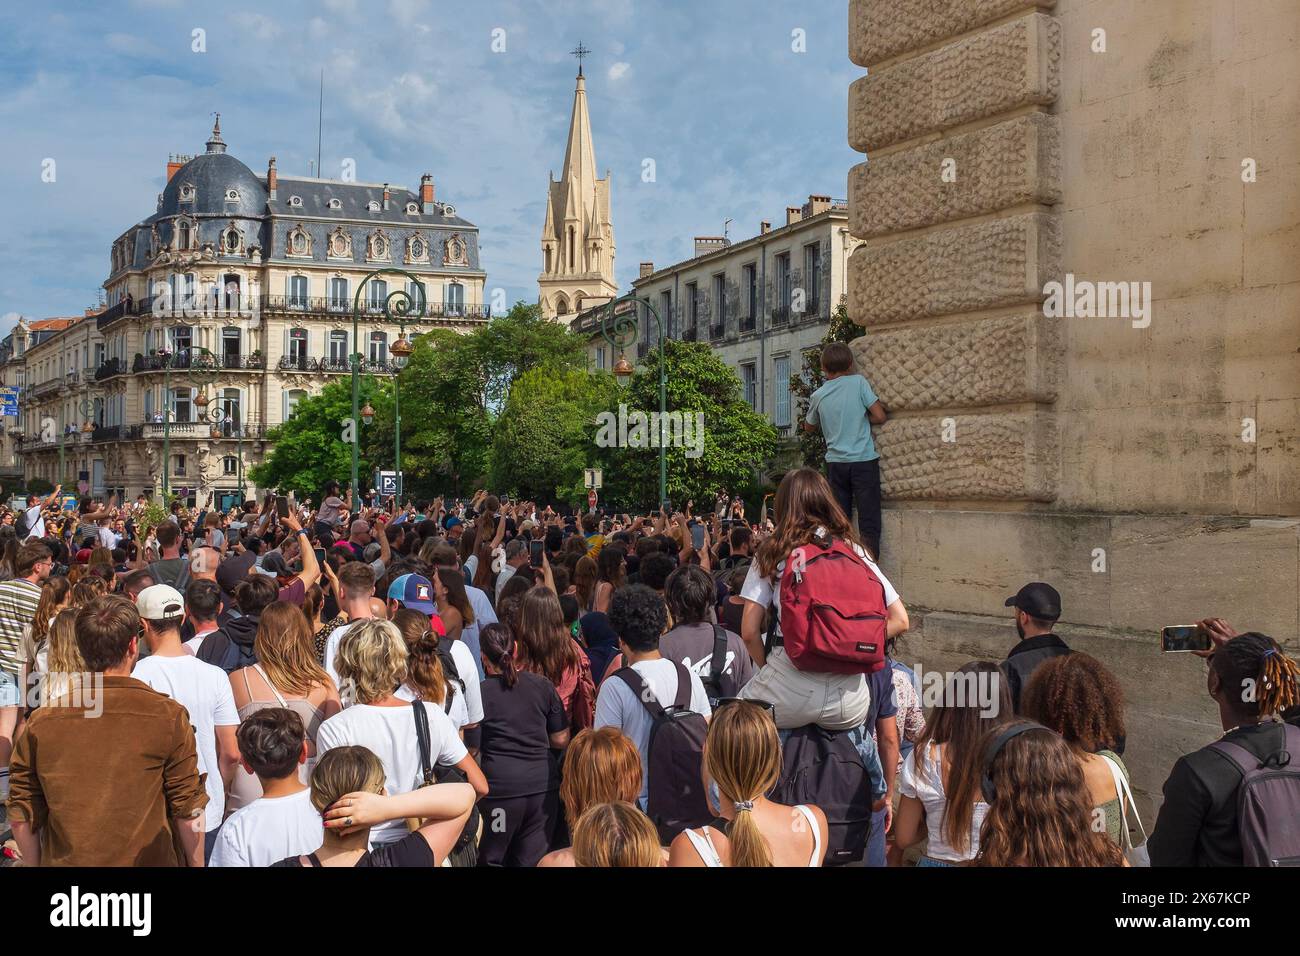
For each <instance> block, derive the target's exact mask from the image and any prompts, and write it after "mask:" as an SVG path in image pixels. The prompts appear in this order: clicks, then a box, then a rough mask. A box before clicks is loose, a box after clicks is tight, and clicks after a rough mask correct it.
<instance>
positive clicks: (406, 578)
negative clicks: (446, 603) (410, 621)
mask: <svg viewBox="0 0 1300 956" xmlns="http://www.w3.org/2000/svg"><path fill="white" fill-rule="evenodd" d="M388 599H389V600H390V601H397V602H398V603H400V604H401V605H402V607H409V608H410V609H411V610H412V611H420V612H422V613H424V614H437V613H438V608H437V606H436V605H435V604H434V603H433V582H431V581H430V580H429V579H428V578H426V577H424V576H423V575H421V574H403V575H402V576H401V577H398V578H395V579H394V580H393V583H392V584H390V585H389V586H388Z"/></svg>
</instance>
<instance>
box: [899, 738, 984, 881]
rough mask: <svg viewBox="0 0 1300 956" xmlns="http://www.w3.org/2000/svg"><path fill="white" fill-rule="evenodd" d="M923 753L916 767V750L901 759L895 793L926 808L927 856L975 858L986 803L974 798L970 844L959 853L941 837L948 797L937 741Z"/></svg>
mask: <svg viewBox="0 0 1300 956" xmlns="http://www.w3.org/2000/svg"><path fill="white" fill-rule="evenodd" d="M925 749H926V754H925V756H924V757H923V758H922V759H921V762H920V763H921V765H920V768H919V769H918V767H917V756H916V755H917V751H916V750H913V751H912V752H911V753H909V754H908V755H907V760H905V761H904V762H903V769H902V771H901V772H900V773H899V775H898V792H899V793H900V794H902V795H903V796H905V797H913V798H914V799H917V800H920V801H921V804H922V806H924V807H925V827H926V829H927V830H928V831H929V833H930V846H929V848H928V849H927V850H926V851H925V853H926V856H929V857H931V858H933V859H935V860H943V861H944V862H946V863H962V862H965V861H966V860H973V859H975V855H976V854H977V853H978V852H979V848H980V827H981V826H982V825H983V823H984V815H985V814H986V813H988V812H989V805H988V804H987V803H985V802H984V801H983V800H976V801H975V807H974V810H973V812H972V813H971V820H970V845H969V847H968V848H967V850H966V852H965V853H961V852H958V851H957V850H955V849H953V847H952V846H951V845H950V844H949V843H948V841H947V839H945V837H944V828H943V814H944V810H945V809H946V808H947V806H948V797H947V795H946V794H945V793H944V792H943V770H942V764H941V760H942V754H943V748H942V746H941V745H937V744H927V745H926V748H925Z"/></svg>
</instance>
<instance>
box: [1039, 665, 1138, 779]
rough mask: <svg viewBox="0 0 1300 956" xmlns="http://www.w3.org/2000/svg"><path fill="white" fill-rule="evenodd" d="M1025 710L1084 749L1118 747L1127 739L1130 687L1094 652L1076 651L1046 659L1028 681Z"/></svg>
mask: <svg viewBox="0 0 1300 956" xmlns="http://www.w3.org/2000/svg"><path fill="white" fill-rule="evenodd" d="M1020 712H1021V713H1022V714H1024V715H1025V716H1026V717H1028V718H1030V719H1031V720H1036V721H1038V722H1039V723H1040V724H1042V725H1043V726H1044V727H1050V728H1052V730H1055V731H1056V732H1057V733H1058V734H1060V735H1061V736H1062V737H1064V738H1065V741H1066V743H1068V744H1069V745H1070V746H1071V747H1073V748H1074V749H1075V750H1077V751H1081V752H1083V753H1089V754H1095V753H1098V752H1099V751H1102V750H1110V749H1113V748H1114V747H1116V746H1117V745H1118V744H1119V742H1120V741H1122V740H1123V739H1124V692H1123V690H1122V689H1121V688H1120V686H1119V681H1118V680H1116V678H1115V675H1114V674H1112V673H1111V672H1110V671H1109V670H1107V669H1106V666H1105V665H1104V664H1102V662H1101V661H1099V660H1097V658H1095V657H1093V656H1092V655H1091V654H1081V653H1079V652H1077V651H1076V652H1075V653H1073V654H1064V655H1062V656H1060V657H1053V658H1051V659H1049V660H1047V661H1045V662H1044V663H1042V664H1040V665H1039V666H1038V668H1037V669H1036V670H1035V671H1034V673H1033V676H1032V677H1030V678H1029V683H1028V684H1026V685H1025V689H1024V692H1023V693H1022V695H1021V699H1020Z"/></svg>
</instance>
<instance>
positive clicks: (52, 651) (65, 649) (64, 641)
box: [41, 607, 89, 707]
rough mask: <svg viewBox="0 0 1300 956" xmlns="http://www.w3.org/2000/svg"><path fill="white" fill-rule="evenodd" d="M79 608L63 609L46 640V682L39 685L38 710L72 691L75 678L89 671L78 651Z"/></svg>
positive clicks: (56, 616)
mask: <svg viewBox="0 0 1300 956" xmlns="http://www.w3.org/2000/svg"><path fill="white" fill-rule="evenodd" d="M78 610H79V609H78V608H74V607H65V608H64V609H63V610H62V611H60V612H59V613H58V614H56V615H54V621H53V622H52V623H51V624H50V633H49V636H48V638H47V640H48V644H47V646H48V647H49V653H48V655H47V657H46V662H45V664H46V673H45V680H44V682H43V683H42V684H41V706H43V707H44V706H48V705H49V703H50V701H51V700H53V699H54V698H56V697H60V696H62V695H64V694H66V693H68V691H70V690H71V689H72V681H73V678H74V676H75V675H78V674H84V673H86V671H88V670H89V668H87V667H86V662H85V660H84V659H83V658H82V656H81V649H80V648H79V647H77V612H78Z"/></svg>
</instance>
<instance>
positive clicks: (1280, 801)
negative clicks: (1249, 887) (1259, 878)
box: [1211, 724, 1300, 866]
mask: <svg viewBox="0 0 1300 956" xmlns="http://www.w3.org/2000/svg"><path fill="white" fill-rule="evenodd" d="M1278 726H1279V727H1281V728H1283V737H1282V741H1281V746H1280V747H1278V749H1277V750H1275V751H1274V752H1273V753H1271V754H1269V755H1268V756H1267V757H1265V758H1264V759H1263V760H1262V761H1261V760H1260V759H1259V758H1258V757H1256V756H1255V755H1254V754H1253V753H1251V752H1250V751H1249V750H1247V749H1246V748H1245V747H1241V746H1239V745H1238V744H1234V743H1229V742H1227V741H1225V740H1220V741H1218V742H1217V743H1214V744H1211V747H1212V748H1213V749H1214V750H1217V751H1218V752H1219V753H1221V754H1223V755H1224V756H1225V757H1227V758H1228V759H1229V760H1231V761H1232V762H1233V763H1234V764H1236V766H1237V768H1238V769H1239V770H1240V771H1241V774H1242V777H1241V786H1240V787H1239V788H1238V790H1237V832H1238V834H1239V835H1240V837H1241V862H1242V864H1243V865H1245V866H1300V759H1295V760H1293V759H1292V757H1296V758H1300V728H1298V727H1293V726H1291V725H1290V724H1279V725H1278Z"/></svg>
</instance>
